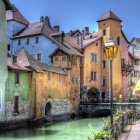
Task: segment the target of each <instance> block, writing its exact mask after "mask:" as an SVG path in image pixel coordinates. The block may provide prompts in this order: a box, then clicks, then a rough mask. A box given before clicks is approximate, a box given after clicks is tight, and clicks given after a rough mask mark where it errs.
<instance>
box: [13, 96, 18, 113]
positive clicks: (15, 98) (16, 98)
mask: <svg viewBox="0 0 140 140" xmlns="http://www.w3.org/2000/svg"><path fill="white" fill-rule="evenodd" d="M18 106H19V96H15V97H14V113H19V111H18Z"/></svg>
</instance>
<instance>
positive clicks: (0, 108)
mask: <svg viewBox="0 0 140 140" xmlns="http://www.w3.org/2000/svg"><path fill="white" fill-rule="evenodd" d="M1 110H2V91H1V90H0V111H1Z"/></svg>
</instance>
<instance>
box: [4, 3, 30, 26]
mask: <svg viewBox="0 0 140 140" xmlns="http://www.w3.org/2000/svg"><path fill="white" fill-rule="evenodd" d="M11 7H12V9H11V10H7V11H6V20H7V21H9V20H15V21H17V22H20V23H22V24H25V25H29V22H28V21H27V20H26V19H25V17H24V16H23V15H22V14H21V13H20V12H19V10H18V9H17V8H16V7H15V6H14V5H12V6H11Z"/></svg>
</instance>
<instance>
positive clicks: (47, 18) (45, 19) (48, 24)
mask: <svg viewBox="0 0 140 140" xmlns="http://www.w3.org/2000/svg"><path fill="white" fill-rule="evenodd" d="M44 23H45V25H46V26H48V27H49V28H51V24H50V19H49V17H48V16H45V18H44Z"/></svg>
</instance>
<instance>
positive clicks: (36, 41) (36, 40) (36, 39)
mask: <svg viewBox="0 0 140 140" xmlns="http://www.w3.org/2000/svg"><path fill="white" fill-rule="evenodd" d="M35 43H36V44H38V43H39V36H36V37H35Z"/></svg>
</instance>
